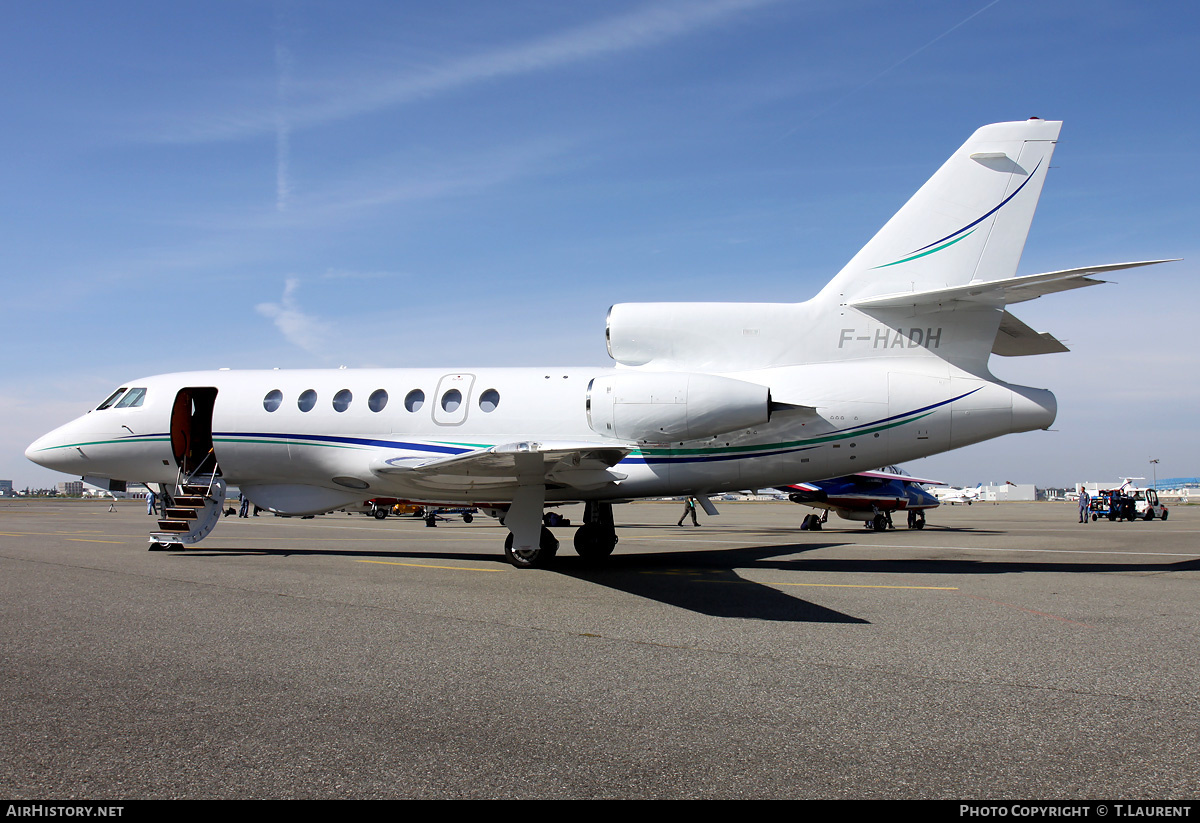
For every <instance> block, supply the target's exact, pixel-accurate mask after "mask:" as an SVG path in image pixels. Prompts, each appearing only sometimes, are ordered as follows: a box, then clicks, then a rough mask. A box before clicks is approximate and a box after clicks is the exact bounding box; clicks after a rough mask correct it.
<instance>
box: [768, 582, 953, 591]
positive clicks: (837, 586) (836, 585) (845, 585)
mask: <svg viewBox="0 0 1200 823" xmlns="http://www.w3.org/2000/svg"><path fill="white" fill-rule="evenodd" d="M764 585H767V586H813V587H816V588H826V589H924V590H926V591H939V592H956V591H958V586H870V585H866V584H862V583H765V584H764Z"/></svg>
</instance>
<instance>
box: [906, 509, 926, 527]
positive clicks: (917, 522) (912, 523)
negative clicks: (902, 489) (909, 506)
mask: <svg viewBox="0 0 1200 823" xmlns="http://www.w3.org/2000/svg"><path fill="white" fill-rule="evenodd" d="M908 527H909V528H910V529H923V528H925V512H923V511H912V510H910V511H909V513H908Z"/></svg>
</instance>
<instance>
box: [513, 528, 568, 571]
mask: <svg viewBox="0 0 1200 823" xmlns="http://www.w3.org/2000/svg"><path fill="white" fill-rule="evenodd" d="M539 543H540V545H539V546H538V547H537V548H536V549H526V550H524V551H513V536H512V532H509V533H508V537H506V538H504V557H505V558H506V559H507V560H508V562H509V563H512V564H513V565H514V566H516V567H517V568H518V569H536V568H538V567H539V566H545V565H546V564H547V563H549V562H550V561H551V560H553V559H554V555H556V554H558V540H556V539H555V537H554V533H553V532H551V531H550V530H549V529H547V528H546V527H545V526H543V527H542V536H541V538H540V539H539Z"/></svg>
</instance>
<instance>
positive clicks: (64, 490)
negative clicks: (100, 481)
mask: <svg viewBox="0 0 1200 823" xmlns="http://www.w3.org/2000/svg"><path fill="white" fill-rule="evenodd" d="M57 488H58V493H59V494H61V495H64V496H66V497H83V481H82V480H65V481H63V482H61V483H59V484H58V486H57Z"/></svg>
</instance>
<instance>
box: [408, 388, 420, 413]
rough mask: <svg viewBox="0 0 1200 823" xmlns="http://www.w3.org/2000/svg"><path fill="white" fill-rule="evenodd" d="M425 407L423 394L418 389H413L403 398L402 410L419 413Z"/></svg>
mask: <svg viewBox="0 0 1200 823" xmlns="http://www.w3.org/2000/svg"><path fill="white" fill-rule="evenodd" d="M424 405H425V392H423V391H421V390H420V389H413V390H412V391H410V392H409V393H408V395H407V396H406V397H405V398H404V408H406V409H408V410H409V411H410V412H415V411H420V410H421V407H422V406H424Z"/></svg>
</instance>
